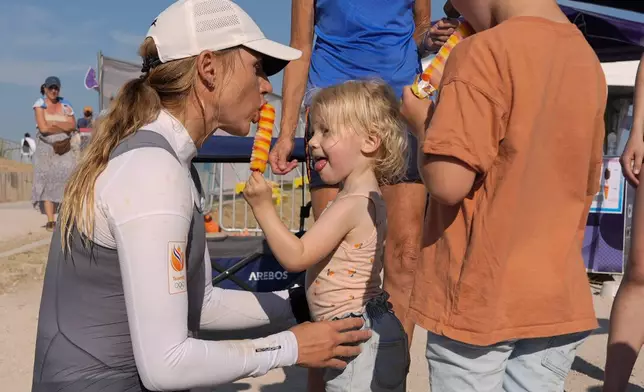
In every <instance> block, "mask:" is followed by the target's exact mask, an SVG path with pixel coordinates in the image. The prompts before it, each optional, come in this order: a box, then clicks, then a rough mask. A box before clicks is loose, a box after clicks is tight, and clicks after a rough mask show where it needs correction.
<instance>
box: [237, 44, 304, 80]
mask: <svg viewBox="0 0 644 392" xmlns="http://www.w3.org/2000/svg"><path fill="white" fill-rule="evenodd" d="M243 46H245V47H247V48H248V49H252V50H254V51H255V52H258V53H261V54H263V55H264V61H263V64H264V72H265V73H266V75H268V76H272V75H275V74H276V73H278V72H279V71H281V70H282V69H284V67H286V65H287V64H288V63H289V61H293V60H297V59H299V58H300V57H301V56H302V52H301V51H300V50H297V49H293V48H291V47H290V46H286V45H282V44H280V43H277V42H275V41H271V40H269V39H259V40H257V41H251V42H246V43H245V44H243Z"/></svg>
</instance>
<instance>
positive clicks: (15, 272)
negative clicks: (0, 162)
mask: <svg viewBox="0 0 644 392" xmlns="http://www.w3.org/2000/svg"><path fill="white" fill-rule="evenodd" d="M8 218H11V220H7V219H8ZM43 221H44V219H43V217H42V215H40V214H39V213H37V212H36V211H34V210H33V209H32V208H30V206H29V203H16V204H12V205H2V204H0V249H2V251H0V253H3V251H4V250H5V249H8V248H11V242H12V241H13V243H14V244H15V248H17V247H20V246H24V245H25V244H28V243H31V242H32V240H36V239H37V238H43V237H44V238H46V236H47V233H46V232H44V229H42V228H41V226H42V224H43ZM9 222H10V223H9ZM47 250H48V246H46V245H40V246H37V247H35V248H33V249H30V250H29V251H26V252H19V253H17V254H13V255H11V256H8V257H0V352H2V354H3V355H0V385H2V387H1V388H0V389H1V390H3V391H11V392H14V391H15V392H20V391H28V390H30V384H31V374H32V367H33V354H34V342H35V333H36V324H37V316H38V307H39V302H40V294H41V289H42V273H43V267H44V264H45V261H46V257H47ZM592 289H593V294H594V303H595V310H596V312H597V318H598V320H599V324H600V328H599V329H598V330H597V331H596V332H595V333H594V334H593V335H592V336H591V337H590V338H589V339H588V340H587V341H586V342H585V343H584V345H583V346H582V347H581V349H580V350H579V352H578V357H577V359H576V360H575V362H574V364H573V371H572V372H571V373H570V375H569V377H568V379H567V382H566V390H567V391H568V392H578V391H579V392H582V391H583V392H586V391H588V392H601V385H602V381H601V380H602V379H603V374H604V371H603V366H604V361H605V352H606V350H605V348H606V340H607V333H608V317H609V314H610V306H611V304H612V300H611V299H610V298H603V297H601V296H599V295H598V294H599V287H598V286H593V288H592ZM223 337H224V336H223V335H222V336H221V338H223ZM424 345H425V333H424V331H423V330H421V329H418V328H417V329H416V332H415V336H414V341H413V347H412V353H411V354H412V365H411V370H410V374H409V377H408V386H407V390H408V391H411V392H421V391H428V390H429V387H428V368H427V361H426V360H425V357H424ZM305 386H306V370H304V369H301V368H296V367H294V368H289V369H277V370H273V371H271V372H269V373H268V374H266V375H265V376H263V377H259V378H255V379H244V380H240V381H237V382H235V383H232V384H229V385H225V386H221V387H217V388H215V389H214V391H222V392H236V391H259V392H277V391H303V390H305ZM628 391H630V392H637V391H640V392H644V359H642V358H640V359H639V360H638V362H637V364H636V366H635V370H634V372H633V376H632V377H631V386H630V388H629V389H628Z"/></svg>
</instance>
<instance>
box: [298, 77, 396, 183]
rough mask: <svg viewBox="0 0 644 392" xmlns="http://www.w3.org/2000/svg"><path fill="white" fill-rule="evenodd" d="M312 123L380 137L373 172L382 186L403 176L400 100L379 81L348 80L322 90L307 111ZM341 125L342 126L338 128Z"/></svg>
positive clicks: (389, 88) (387, 86) (390, 89)
mask: <svg viewBox="0 0 644 392" xmlns="http://www.w3.org/2000/svg"><path fill="white" fill-rule="evenodd" d="M309 114H310V116H311V122H312V124H315V123H316V122H317V121H321V122H324V123H326V124H327V125H328V126H329V127H330V129H331V130H332V131H334V129H339V128H342V129H347V128H348V129H351V130H353V131H355V132H364V133H365V134H366V135H368V136H376V137H378V138H379V139H380V148H379V149H378V151H376V154H375V164H374V172H375V174H376V178H377V179H378V182H379V183H380V184H381V185H387V184H392V183H395V182H397V181H398V180H400V179H401V178H403V176H404V175H405V172H406V170H407V144H408V143H407V127H406V123H405V121H404V119H403V117H402V115H401V114H400V100H399V99H398V97H396V94H395V93H394V91H393V90H392V88H391V87H389V85H387V84H386V83H385V82H383V81H381V80H360V81H358V80H350V81H347V82H344V83H341V84H338V85H335V86H331V87H327V88H324V89H321V90H320V91H319V92H317V93H316V95H315V96H314V98H313V101H312V104H311V110H310V112H309ZM337 125H342V127H337Z"/></svg>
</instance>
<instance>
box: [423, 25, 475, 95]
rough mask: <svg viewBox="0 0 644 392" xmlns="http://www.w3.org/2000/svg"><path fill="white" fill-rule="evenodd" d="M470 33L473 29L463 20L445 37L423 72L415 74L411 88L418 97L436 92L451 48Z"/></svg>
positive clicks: (472, 32)
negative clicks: (445, 40) (443, 42)
mask: <svg viewBox="0 0 644 392" xmlns="http://www.w3.org/2000/svg"><path fill="white" fill-rule="evenodd" d="M472 34H474V29H473V28H472V26H470V24H469V23H467V22H466V21H463V22H461V23H460V24H459V26H458V27H457V28H456V31H454V33H453V34H452V35H451V36H450V37H449V38H448V39H447V42H445V44H444V45H443V46H442V47H441V48H440V50H439V51H438V53H437V54H436V56H435V57H434V58H433V59H432V61H431V62H430V63H429V65H428V66H427V68H426V69H425V70H424V71H423V73H421V74H420V75H417V76H416V79H415V80H414V84H412V87H411V89H412V91H413V92H414V94H415V95H416V96H417V97H418V98H420V99H425V98H429V97H431V96H433V95H434V94H436V92H437V91H438V86H439V85H440V81H441V78H442V77H443V71H444V70H445V63H446V62H447V58H448V57H449V55H450V53H451V52H452V49H454V47H455V46H456V45H457V44H458V43H459V42H461V41H462V40H464V39H465V38H467V37H469V36H470V35H472Z"/></svg>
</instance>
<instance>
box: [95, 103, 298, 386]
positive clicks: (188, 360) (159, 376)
mask: <svg viewBox="0 0 644 392" xmlns="http://www.w3.org/2000/svg"><path fill="white" fill-rule="evenodd" d="M144 129H148V130H151V131H155V132H158V133H160V134H161V135H163V136H164V137H165V138H166V139H167V140H168V142H169V143H170V145H171V146H172V148H173V149H174V150H175V152H176V153H177V156H178V157H179V159H180V161H181V162H177V160H176V159H175V158H174V157H173V156H171V155H170V154H169V153H168V152H167V151H165V150H163V149H161V148H140V149H137V150H133V151H130V152H126V153H125V154H123V155H120V156H118V157H116V158H114V159H113V160H112V161H110V163H109V164H108V166H107V168H106V169H105V171H104V172H103V173H102V174H101V175H100V176H99V178H98V180H97V182H96V187H95V192H94V193H95V228H94V241H95V242H96V243H97V244H99V245H101V246H104V247H107V248H111V249H115V248H116V249H117V251H118V256H119V262H120V266H121V273H122V276H123V288H124V293H125V301H126V307H127V315H128V321H129V325H130V332H131V335H132V345H133V349H134V357H135V360H136V366H137V368H138V370H139V373H140V375H141V379H142V380H143V383H144V385H145V386H146V388H148V389H151V390H178V389H190V388H197V387H207V386H213V385H220V384H224V383H227V382H230V381H233V380H236V379H239V378H242V377H246V376H260V375H263V374H265V373H266V372H267V371H269V370H270V369H273V368H276V367H283V366H291V365H293V364H295V363H296V360H297V356H298V351H297V340H296V339H295V335H293V333H292V332H289V331H285V332H281V333H278V334H275V335H271V336H269V337H266V338H261V339H255V340H241V341H221V342H213V341H205V340H198V339H194V338H192V337H190V336H189V332H188V328H187V317H188V296H187V292H185V291H182V292H177V290H174V289H172V288H171V287H170V286H169V283H168V282H169V278H170V274H171V272H170V271H169V268H168V257H169V256H168V255H169V254H168V252H169V250H168V248H169V244H177V243H178V244H181V245H182V249H185V245H186V243H187V236H188V230H189V228H190V222H191V220H192V213H193V206H194V203H195V200H197V201H199V202H200V201H201V200H200V197H199V195H198V194H197V191H196V189H195V187H194V184H193V182H192V179H191V176H190V170H189V168H190V161H191V159H192V158H193V157H194V156H195V154H196V148H195V146H194V144H193V142H192V140H191V139H190V137H189V135H188V133H187V131H186V130H185V128H184V127H183V126H182V125H181V124H180V123H179V122H178V121H177V120H176V119H174V118H173V117H172V116H171V115H169V114H168V113H166V112H161V114H160V115H159V118H158V119H157V120H156V121H154V122H153V123H152V124H149V125H147V126H145V127H144ZM204 263H205V265H206V290H205V298H204V303H203V308H202V312H201V327H202V329H210V330H231V329H244V328H251V327H256V326H261V325H266V324H269V323H271V322H280V321H286V320H289V319H290V318H292V317H293V316H292V312H291V308H290V305H289V302H288V300H287V297H288V294H287V293H286V292H281V293H265V294H264V293H259V294H257V293H249V292H242V291H233V290H223V289H220V288H214V287H213V286H212V284H211V276H212V275H211V265H210V256H209V254H208V250H207V249H206V254H205V255H204ZM260 297H261V298H260ZM260 302H261V305H260Z"/></svg>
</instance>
